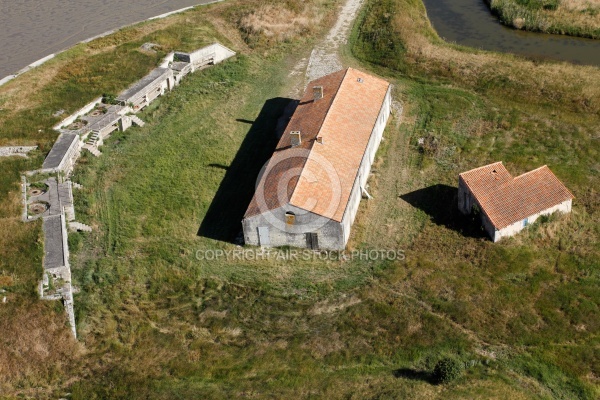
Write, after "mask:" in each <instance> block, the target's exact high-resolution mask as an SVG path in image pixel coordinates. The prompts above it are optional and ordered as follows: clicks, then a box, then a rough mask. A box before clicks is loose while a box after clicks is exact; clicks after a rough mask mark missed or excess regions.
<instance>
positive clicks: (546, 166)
mask: <svg viewBox="0 0 600 400" xmlns="http://www.w3.org/2000/svg"><path fill="white" fill-rule="evenodd" d="M542 168H548V165H546V164H544V165H542V166H541V167H537V168H536V169H532V170H531V171H527V172H523V173H522V174H521V175H519V176H515V177H514V178H513V180H515V179H518V178H521V177H523V176H525V175H528V174H530V173H532V172H535V171H539V170H540V169H542ZM548 170H550V168H548ZM550 172H552V171H550ZM552 175H554V173H553V174H552Z"/></svg>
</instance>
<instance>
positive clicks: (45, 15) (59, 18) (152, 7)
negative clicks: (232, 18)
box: [0, 0, 210, 78]
mask: <svg viewBox="0 0 600 400" xmlns="http://www.w3.org/2000/svg"><path fill="white" fill-rule="evenodd" d="M208 2H210V0H0V78H3V77H4V76H7V75H10V74H13V73H15V72H16V71H18V70H20V69H21V68H23V67H25V66H27V65H29V64H31V63H32V62H35V61H37V60H39V59H40V58H42V57H45V56H47V55H49V54H53V53H56V52H58V51H60V50H63V49H66V48H69V47H71V46H73V45H74V44H76V43H78V42H80V41H82V40H85V39H88V38H90V37H93V36H96V35H99V34H101V33H104V32H106V31H109V30H112V29H115V28H119V27H122V26H124V25H129V24H132V23H134V22H138V21H142V20H145V19H147V18H150V17H154V16H156V15H160V14H163V13H166V12H169V11H174V10H178V9H181V8H184V7H188V6H193V5H196V4H202V3H208Z"/></svg>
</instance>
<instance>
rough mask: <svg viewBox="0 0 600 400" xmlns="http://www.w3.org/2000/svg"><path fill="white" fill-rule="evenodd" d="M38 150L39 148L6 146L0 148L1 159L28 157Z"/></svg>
mask: <svg viewBox="0 0 600 400" xmlns="http://www.w3.org/2000/svg"><path fill="white" fill-rule="evenodd" d="M35 149H37V146H5V147H0V157H10V156H23V157H24V156H26V155H27V153H29V152H30V151H32V150H35Z"/></svg>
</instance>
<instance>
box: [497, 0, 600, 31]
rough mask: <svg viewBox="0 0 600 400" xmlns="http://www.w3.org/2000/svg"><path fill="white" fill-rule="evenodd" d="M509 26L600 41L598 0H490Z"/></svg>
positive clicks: (599, 2)
mask: <svg viewBox="0 0 600 400" xmlns="http://www.w3.org/2000/svg"><path fill="white" fill-rule="evenodd" d="M486 2H487V3H488V4H489V6H490V8H491V10H492V12H493V13H494V14H496V15H498V17H499V18H500V20H501V21H502V23H504V24H505V25H509V26H512V27H514V28H517V29H525V30H528V31H535V32H545V33H554V34H560V35H571V36H582V37H587V38H592V39H600V1H598V0H486Z"/></svg>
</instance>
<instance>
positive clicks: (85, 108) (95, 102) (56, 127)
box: [52, 96, 102, 130]
mask: <svg viewBox="0 0 600 400" xmlns="http://www.w3.org/2000/svg"><path fill="white" fill-rule="evenodd" d="M101 102H102V96H100V97H98V98H97V99H94V100H93V101H92V102H91V103H88V104H86V105H85V106H83V107H81V108H80V109H79V110H78V111H77V112H75V113H74V114H71V115H69V116H68V117H67V118H65V119H63V120H62V121H60V122H59V123H58V124H56V125H54V126H53V127H52V129H54V130H59V129H61V128H63V127H67V126H69V125H71V124H72V123H73V122H75V120H76V119H77V118H79V117H83V116H84V115H86V114H87V113H89V112H90V111H92V110H93V109H94V108H95V107H96V106H97V105H98V104H100V103H101Z"/></svg>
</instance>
